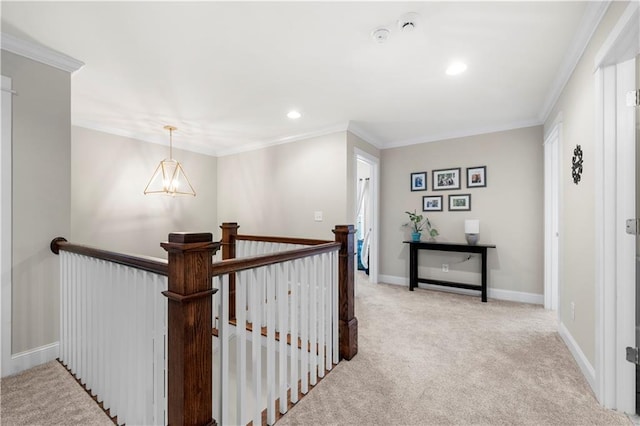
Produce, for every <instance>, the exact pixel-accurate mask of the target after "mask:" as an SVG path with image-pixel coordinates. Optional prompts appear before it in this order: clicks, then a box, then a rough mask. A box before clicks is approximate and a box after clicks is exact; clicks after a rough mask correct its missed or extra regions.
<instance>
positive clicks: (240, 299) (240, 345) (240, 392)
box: [236, 271, 248, 424]
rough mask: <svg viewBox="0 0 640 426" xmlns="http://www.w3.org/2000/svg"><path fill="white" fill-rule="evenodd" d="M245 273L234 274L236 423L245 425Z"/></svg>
mask: <svg viewBox="0 0 640 426" xmlns="http://www.w3.org/2000/svg"><path fill="white" fill-rule="evenodd" d="M247 278H248V277H247V272H246V271H242V272H238V273H236V392H237V393H236V395H237V396H236V423H238V424H246V422H245V421H244V417H245V415H244V412H245V406H246V398H247V392H246V387H247V340H246V330H247V324H246V317H247V303H246V300H247V296H246V294H247Z"/></svg>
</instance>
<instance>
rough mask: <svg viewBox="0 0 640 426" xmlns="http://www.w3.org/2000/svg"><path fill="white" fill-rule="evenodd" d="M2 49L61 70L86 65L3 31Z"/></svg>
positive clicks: (71, 70) (72, 69) (71, 69)
mask: <svg viewBox="0 0 640 426" xmlns="http://www.w3.org/2000/svg"><path fill="white" fill-rule="evenodd" d="M0 39H1V46H2V50H6V51H7V52H11V53H15V54H16V55H20V56H24V57H25V58H28V59H32V60H34V61H37V62H40V63H42V64H45V65H49V66H52V67H54V68H58V69H59V70H62V71H66V72H69V73H73V72H75V71H78V70H79V69H80V68H82V67H83V66H84V62H82V61H79V60H77V59H74V58H72V57H71V56H68V55H65V54H64V53H60V52H57V51H55V50H53V49H49V48H48V47H45V46H42V45H40V44H36V43H32V42H30V41H26V40H21V39H19V38H17V37H15V36H12V35H11V34H7V33H2V34H1V36H0Z"/></svg>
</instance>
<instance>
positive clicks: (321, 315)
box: [315, 255, 327, 378]
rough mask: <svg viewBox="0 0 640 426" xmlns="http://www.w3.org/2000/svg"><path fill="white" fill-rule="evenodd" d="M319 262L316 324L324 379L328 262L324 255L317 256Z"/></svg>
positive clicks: (321, 375) (319, 361)
mask: <svg viewBox="0 0 640 426" xmlns="http://www.w3.org/2000/svg"><path fill="white" fill-rule="evenodd" d="M315 257H316V258H317V261H318V268H319V269H318V271H317V274H318V281H317V285H318V316H317V319H316V324H317V325H318V351H317V352H318V376H319V377H320V378H322V377H324V367H325V362H324V354H325V346H324V342H325V330H324V321H325V306H324V302H325V296H324V288H325V280H326V277H327V274H326V273H325V268H326V262H325V259H324V255H320V256H315Z"/></svg>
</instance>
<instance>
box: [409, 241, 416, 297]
mask: <svg viewBox="0 0 640 426" xmlns="http://www.w3.org/2000/svg"><path fill="white" fill-rule="evenodd" d="M417 285H418V249H417V248H415V247H414V246H413V244H411V248H410V249H409V291H413V289H414V288H415V287H416V286H417Z"/></svg>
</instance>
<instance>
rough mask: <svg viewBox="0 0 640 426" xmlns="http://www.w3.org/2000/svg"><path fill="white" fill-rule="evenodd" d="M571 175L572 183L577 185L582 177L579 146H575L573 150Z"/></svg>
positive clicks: (580, 149)
mask: <svg viewBox="0 0 640 426" xmlns="http://www.w3.org/2000/svg"><path fill="white" fill-rule="evenodd" d="M571 175H572V176H573V183H575V184H576V185H577V184H578V183H579V182H580V178H581V177H582V148H580V145H576V149H574V150H573V157H572V158H571Z"/></svg>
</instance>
